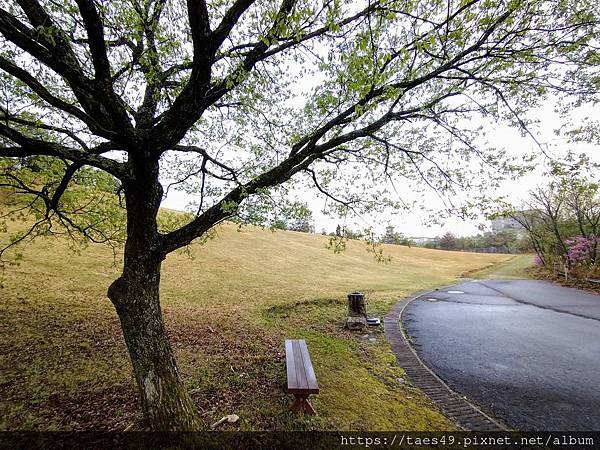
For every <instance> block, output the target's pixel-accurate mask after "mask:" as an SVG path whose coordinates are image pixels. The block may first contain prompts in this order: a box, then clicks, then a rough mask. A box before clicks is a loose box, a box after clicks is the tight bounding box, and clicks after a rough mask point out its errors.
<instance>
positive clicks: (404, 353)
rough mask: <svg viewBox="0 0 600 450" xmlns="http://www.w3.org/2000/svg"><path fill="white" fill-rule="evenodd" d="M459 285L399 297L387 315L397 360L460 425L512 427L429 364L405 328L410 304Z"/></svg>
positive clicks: (481, 428) (475, 428) (387, 331)
mask: <svg viewBox="0 0 600 450" xmlns="http://www.w3.org/2000/svg"><path fill="white" fill-rule="evenodd" d="M455 285H456V284H453V285H450V286H445V287H441V288H437V289H432V290H428V291H424V292H420V293H417V294H415V295H413V296H411V297H408V298H405V299H402V300H400V301H398V302H397V303H396V304H395V305H394V306H393V307H392V308H391V309H390V311H389V312H388V314H387V315H386V316H385V318H384V335H385V338H386V340H387V342H388V344H389V345H390V347H391V348H392V352H393V353H394V356H395V357H396V363H397V364H398V365H399V366H400V367H401V368H402V369H404V371H405V373H406V375H407V377H408V378H409V380H410V382H411V383H412V384H413V385H415V386H416V387H418V388H419V389H421V390H422V391H423V392H424V393H425V395H426V396H427V397H429V398H430V399H431V400H432V401H433V402H434V403H435V404H436V405H437V407H438V408H439V409H440V410H441V411H442V412H443V413H444V415H445V416H446V417H448V418H449V419H450V420H452V421H453V422H454V423H456V424H457V425H458V426H459V427H460V428H462V429H464V430H469V431H507V430H509V428H508V427H506V426H505V425H504V424H502V423H501V422H500V421H498V420H497V419H494V418H492V417H490V416H489V415H488V414H486V413H485V412H483V411H482V410H481V409H480V408H479V407H477V406H476V405H474V404H473V403H471V402H469V401H468V400H467V398H466V397H464V396H461V395H460V394H458V393H457V392H455V391H453V390H452V389H451V388H450V387H449V386H448V385H447V384H446V383H445V382H444V381H443V380H442V379H441V378H440V377H438V376H437V375H436V374H435V373H434V372H433V371H432V370H431V369H430V368H429V367H427V365H426V364H425V363H424V362H423V361H422V360H421V358H420V357H419V355H418V354H417V352H416V351H415V349H414V348H413V346H412V344H411V343H410V338H409V336H408V334H407V333H406V330H405V328H404V324H403V322H402V316H403V313H404V310H405V308H406V306H408V305H409V304H410V303H411V302H412V301H414V300H416V299H418V298H420V297H423V296H424V295H427V294H429V293H432V292H435V291H437V290H441V289H448V288H450V287H452V286H455Z"/></svg>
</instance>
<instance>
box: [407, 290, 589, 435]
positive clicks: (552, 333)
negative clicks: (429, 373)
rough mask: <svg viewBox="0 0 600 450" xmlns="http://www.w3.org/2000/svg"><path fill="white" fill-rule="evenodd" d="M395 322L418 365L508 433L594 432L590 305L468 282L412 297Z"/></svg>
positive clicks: (565, 296)
mask: <svg viewBox="0 0 600 450" xmlns="http://www.w3.org/2000/svg"><path fill="white" fill-rule="evenodd" d="M449 291H450V292H449ZM452 291H460V292H454V293H452ZM461 292H462V293H461ZM403 318H404V327H405V329H406V331H407V332H408V334H409V336H410V337H411V339H412V342H413V344H414V346H415V349H416V350H417V352H418V354H419V356H420V357H421V359H422V360H423V361H424V362H425V364H427V365H428V366H429V367H430V368H431V369H432V370H433V371H434V372H435V373H436V374H437V375H438V376H439V377H440V378H442V379H443V380H444V381H445V382H446V383H448V385H449V386H450V387H451V388H453V389H454V390H455V391H457V392H460V393H462V394H463V395H466V396H467V397H468V398H469V399H471V400H472V401H474V402H475V403H476V404H478V405H479V406H481V407H482V408H483V409H484V410H486V411H488V412H491V413H492V414H493V415H495V416H496V417H498V418H500V419H501V420H503V421H504V422H505V423H506V424H507V425H509V426H510V427H512V428H515V429H518V430H536V431H540V430H553V431H556V430H600V296H598V295H593V294H589V293H586V292H583V291H580V290H576V289H570V288H564V287H559V286H555V285H553V284H551V283H548V282H545V281H530V280H511V281H503V280H477V281H470V282H465V283H462V284H460V285H456V286H453V287H452V288H448V289H443V290H439V291H436V292H435V293H433V294H427V295H425V296H422V297H420V298H419V299H417V300H415V301H413V302H412V303H410V304H409V305H408V306H407V309H406V310H405V312H404V316H403Z"/></svg>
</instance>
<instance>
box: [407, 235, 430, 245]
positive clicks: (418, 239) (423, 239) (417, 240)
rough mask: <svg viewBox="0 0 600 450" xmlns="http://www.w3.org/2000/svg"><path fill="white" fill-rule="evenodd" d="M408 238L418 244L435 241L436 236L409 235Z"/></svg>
mask: <svg viewBox="0 0 600 450" xmlns="http://www.w3.org/2000/svg"><path fill="white" fill-rule="evenodd" d="M408 239H410V240H411V241H413V242H414V243H415V244H417V245H425V244H429V243H430V242H434V241H435V238H432V237H409V238H408Z"/></svg>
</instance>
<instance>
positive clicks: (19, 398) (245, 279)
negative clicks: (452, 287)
mask: <svg viewBox="0 0 600 450" xmlns="http://www.w3.org/2000/svg"><path fill="white" fill-rule="evenodd" d="M326 241H327V238H326V237H324V236H315V235H308V234H303V233H295V232H281V231H279V232H276V233H274V232H271V231H268V230H261V229H257V228H252V227H248V228H243V229H242V230H241V231H238V230H237V228H236V227H235V226H234V225H233V224H225V225H222V226H221V227H220V228H219V229H218V233H217V236H216V238H215V239H213V240H211V241H209V242H208V243H206V244H205V245H203V246H200V245H192V246H191V248H190V252H189V254H172V255H170V256H169V257H168V258H167V260H166V261H165V264H164V266H163V279H162V280H163V282H162V305H163V311H164V316H165V321H166V323H167V328H168V330H169V333H170V336H171V339H172V342H173V346H174V349H175V352H176V356H177V358H178V361H179V366H180V369H181V372H182V376H183V378H184V379H185V382H186V384H187V386H188V387H189V389H190V391H191V392H192V398H193V399H194V400H195V401H196V403H197V405H198V407H199V409H200V411H201V415H202V417H203V418H204V419H205V421H206V423H207V424H210V423H212V422H213V421H215V420H217V419H219V418H221V417H222V416H223V415H226V414H231V413H235V414H238V415H239V416H240V418H241V421H240V423H239V424H237V425H236V426H235V427H236V428H240V429H264V430H275V429H277V430H285V429H346V430H347V429H354V430H387V429H389V430H398V429H407V430H408V429H411V430H424V429H450V428H452V424H451V423H450V422H448V421H447V420H446V419H445V418H444V417H443V416H441V414H440V413H439V412H438V410H437V409H436V408H435V406H434V405H433V404H432V403H430V402H429V401H428V400H427V399H426V398H425V397H424V396H423V395H422V394H421V393H420V392H419V391H418V390H416V389H414V388H412V387H410V386H409V385H406V384H403V383H401V380H400V381H399V379H401V378H402V377H403V371H402V369H401V368H398V367H397V366H396V364H395V360H394V357H393V355H392V354H391V352H390V349H389V346H388V345H387V344H386V342H385V340H384V338H383V333H382V332H380V331H376V332H372V335H373V336H372V337H374V338H375V340H373V339H366V338H364V336H362V337H361V334H360V333H359V334H352V333H350V332H348V331H346V330H344V328H343V320H344V316H345V312H346V306H345V301H346V294H347V293H348V292H350V291H353V290H361V291H364V292H365V293H366V294H367V301H368V305H367V308H368V310H369V313H370V315H375V316H383V315H384V314H385V312H386V311H387V310H388V309H389V307H390V306H391V305H392V304H393V303H394V302H395V301H397V299H398V298H401V297H403V296H406V295H409V294H411V293H414V292H416V291H420V290H424V289H427V288H431V287H434V286H437V285H444V284H448V283H451V282H452V281H454V280H455V279H456V278H457V277H458V276H460V275H461V274H463V273H470V272H474V271H476V270H477V269H481V268H483V267H487V266H489V265H490V264H495V263H499V262H505V263H506V261H507V260H509V259H510V258H511V257H509V256H507V255H489V254H472V253H457V252H456V253H455V252H444V251H436V250H427V249H420V248H407V247H401V246H392V245H386V246H385V248H384V252H385V254H386V255H389V256H391V257H392V261H391V262H390V263H389V264H381V263H377V262H376V261H375V260H374V259H373V255H372V254H371V253H368V252H366V247H365V243H364V242H357V241H351V242H349V244H348V248H347V250H346V251H345V252H344V253H342V254H334V253H333V252H332V251H331V250H328V249H326V248H325V244H326ZM115 264H116V265H115ZM118 273H119V261H114V259H113V254H112V252H111V251H110V250H109V249H108V248H105V247H102V246H91V247H89V248H88V249H86V250H85V251H83V252H81V253H74V252H72V251H70V250H69V248H68V244H67V242H66V241H64V240H60V239H44V240H39V241H37V242H36V243H34V244H32V245H30V246H28V247H26V248H25V249H24V251H23V260H22V261H21V263H20V265H18V266H10V267H7V268H6V270H5V273H4V277H3V285H4V287H3V288H2V289H1V290H0V336H1V339H0V429H1V430H6V429H35V430H53V429H60V430H82V429H114V430H122V429H125V428H127V427H129V426H130V425H132V424H133V429H135V428H136V426H137V425H136V423H137V419H138V418H139V417H138V414H139V412H138V407H137V399H136V393H135V386H134V381H133V377H132V374H131V369H130V363H129V360H128V356H127V353H126V349H125V345H124V343H123V340H122V336H121V332H120V327H119V323H118V319H117V316H116V314H115V312H114V309H113V307H112V305H111V303H110V302H109V300H108V299H107V298H106V290H107V287H108V285H109V284H110V283H111V282H112V280H113V279H114V278H115V277H117V274H118ZM363 335H364V333H363ZM284 338H304V339H306V340H307V342H308V346H309V350H310V352H311V356H312V359H313V363H314V365H315V370H316V373H317V378H318V380H319V384H320V386H321V394H320V395H318V396H316V397H313V398H314V401H313V404H314V406H315V408H316V410H317V412H318V414H319V416H318V417H315V418H309V417H302V416H294V415H290V414H288V413H287V406H288V404H289V403H290V401H291V398H290V396H288V395H287V394H286V393H285V391H284V389H283V386H284V384H285V365H284V349H283V339H284Z"/></svg>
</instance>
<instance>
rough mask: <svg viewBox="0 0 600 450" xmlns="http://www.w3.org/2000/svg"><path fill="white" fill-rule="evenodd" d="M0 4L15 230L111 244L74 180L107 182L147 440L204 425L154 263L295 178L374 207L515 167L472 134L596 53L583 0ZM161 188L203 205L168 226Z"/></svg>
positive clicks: (552, 88)
mask: <svg viewBox="0 0 600 450" xmlns="http://www.w3.org/2000/svg"><path fill="white" fill-rule="evenodd" d="M0 5H1V8H0V33H1V36H2V38H1V47H0V48H1V49H0V73H1V74H2V75H1V76H2V98H1V105H0V157H2V158H3V160H2V164H1V166H0V168H1V169H2V171H3V173H2V185H3V186H5V187H10V188H12V189H13V190H14V191H15V192H18V193H23V194H25V195H26V196H28V198H30V199H32V200H31V202H29V200H28V203H26V204H25V205H29V206H31V207H34V208H36V210H37V211H38V213H37V216H36V217H37V218H38V220H37V221H36V225H35V229H34V230H33V231H32V230H29V231H28V232H27V233H28V234H27V233H26V234H27V236H33V235H37V234H43V233H47V232H52V231H54V230H57V229H59V228H60V227H62V229H64V230H66V231H67V232H68V233H69V234H70V235H73V236H74V235H75V234H76V233H81V234H83V235H84V236H85V237H86V238H89V239H92V240H96V241H109V242H110V241H111V240H112V239H113V238H114V237H115V236H118V233H117V234H114V233H111V232H110V231H109V227H108V225H114V226H118V223H119V222H118V221H116V220H113V221H111V220H106V219H103V218H102V216H103V214H111V213H114V208H112V207H110V208H108V207H104V206H103V205H106V204H111V205H113V204H116V202H113V203H110V202H109V200H108V199H104V197H103V196H100V197H99V196H98V194H93V191H94V190H93V189H82V188H81V183H78V182H77V180H78V178H77V177H78V176H79V178H81V177H80V173H81V171H82V170H85V171H88V173H90V170H92V172H93V169H95V170H96V171H103V172H105V173H107V174H109V175H110V178H111V179H114V180H115V181H116V183H115V190H116V191H117V194H118V195H119V197H122V204H123V205H124V208H125V211H126V228H125V245H124V256H123V272H122V274H121V276H120V277H119V278H118V279H117V280H115V281H114V283H112V285H111V286H110V287H109V289H108V297H109V299H110V300H111V301H112V303H113V304H114V306H115V309H116V312H117V314H118V316H119V319H120V321H121V325H122V330H123V335H124V338H125V342H126V344H127V347H128V349H129V353H130V356H131V361H132V365H133V369H134V373H135V379H136V381H137V384H138V386H139V392H140V397H141V400H142V408H143V412H144V414H145V417H146V419H147V421H148V424H149V426H150V427H151V428H153V429H195V428H198V427H200V426H201V423H200V419H199V415H198V413H197V411H196V408H195V406H194V404H193V402H192V401H191V399H190V397H189V395H188V394H187V392H186V391H185V389H184V387H183V384H182V383H181V380H180V375H179V373H178V370H177V366H176V363H175V359H174V357H173V352H172V349H171V345H170V343H169V340H168V338H167V335H166V333H165V327H164V324H163V319H162V316H161V308H160V301H159V285H160V271H161V264H162V261H163V260H164V259H165V257H166V255H167V254H169V253H170V252H173V251H174V250H177V249H179V248H182V247H184V246H186V245H188V244H190V243H191V242H192V241H193V240H194V239H196V238H199V237H202V236H206V233H207V232H209V230H211V228H212V227H214V226H215V225H216V224H218V223H219V222H221V221H223V220H225V219H227V218H229V217H232V216H234V215H236V214H239V215H242V213H243V211H244V208H248V205H250V206H252V207H254V208H255V209H254V211H255V210H256V207H257V205H263V206H264V205H265V204H267V203H268V202H269V201H272V200H273V199H274V195H275V194H276V193H277V190H278V188H277V186H282V185H283V186H287V185H289V182H290V180H292V178H293V179H294V180H298V179H302V177H303V179H304V180H307V181H310V182H311V183H312V184H313V185H315V186H316V189H317V190H318V192H320V193H321V194H322V195H324V196H326V197H327V198H328V199H329V200H330V201H331V202H338V204H342V205H343V206H344V207H346V208H357V207H359V206H360V205H361V204H362V205H363V206H366V207H368V208H371V207H372V206H373V205H375V204H384V205H385V204H387V205H391V206H395V205H397V199H396V200H394V201H392V199H394V197H393V196H391V195H390V196H387V195H385V190H384V189H383V188H380V187H379V186H381V185H382V184H383V182H384V181H386V182H387V186H388V187H390V186H391V189H390V192H392V193H393V191H394V181H396V180H397V179H398V177H399V176H403V177H407V178H418V179H420V180H421V181H420V183H419V185H430V186H431V187H433V188H435V189H447V188H449V189H453V188H454V187H464V186H468V185H469V184H470V183H472V182H474V181H475V180H480V179H486V180H489V178H488V172H489V173H495V174H498V173H503V172H506V171H510V170H512V169H514V165H513V164H512V163H511V162H510V161H509V160H508V159H507V158H503V153H502V151H500V150H499V151H495V150H494V149H493V148H488V147H484V146H481V142H479V141H478V140H477V135H478V134H477V124H481V123H484V122H483V121H485V120H488V119H490V120H499V119H506V120H508V121H510V122H511V123H513V124H515V125H517V126H520V127H522V128H523V130H526V131H527V130H528V128H527V125H528V123H527V121H526V120H525V116H523V112H524V111H525V110H526V109H527V108H529V107H532V106H535V105H536V104H539V101H540V99H542V98H543V97H544V96H545V95H546V94H548V93H550V92H552V93H556V92H559V93H562V94H576V95H583V96H586V95H590V94H591V93H593V92H592V90H591V86H592V85H593V83H592V82H593V81H594V78H593V76H592V75H593V73H591V72H590V71H592V70H593V68H594V67H595V64H597V60H598V53H597V50H596V48H595V47H594V45H596V43H597V42H596V40H594V35H595V33H596V31H597V29H596V26H597V17H596V16H595V12H594V11H595V9H594V8H595V6H594V1H593V0H590V1H576V0H571V1H563V0H560V1H553V0H549V1H540V0H510V1H490V0H481V1H479V0H461V1H450V0H449V1H440V0H423V1H414V0H400V1H395V0H394V1H392V0H381V1H378V0H356V1H344V0H326V1H322V0H318V1H317V0H314V1H303V2H299V1H297V0H279V1H278V2H275V1H266V0H264V1H262V0H258V1H255V0H229V1H224V0H214V1H212V2H207V1H205V0H187V2H186V1H183V0H116V1H106V0H75V1H71V0H17V1H0ZM477 117H482V118H483V119H482V121H478V120H477ZM454 163H456V164H454ZM32 164H33V165H34V166H35V168H36V170H32V169H31V167H32ZM343 166H348V167H349V168H350V169H351V170H350V171H346V172H344V171H343V170H340V169H341V168H342V167H343ZM90 168H93V169H90ZM487 169H490V170H489V171H488V172H486V170H487ZM469 174H475V175H469ZM482 174H483V175H482ZM345 176H347V177H349V178H350V182H344V177H345ZM167 183H169V187H171V186H175V187H178V188H179V189H183V190H187V191H188V192H189V193H190V194H193V198H194V199H195V207H196V208H195V211H196V214H195V215H194V216H193V217H190V218H189V220H187V221H186V223H184V224H181V225H180V226H177V227H171V228H170V229H168V230H161V229H160V228H159V226H158V222H157V215H158V212H159V207H160V204H161V201H162V199H163V196H164V195H165V192H166V191H167V190H168V189H165V188H163V185H165V184H167ZM92 184H93V183H92ZM108 184H110V183H108ZM106 185H107V183H104V188H106ZM341 186H346V187H349V189H348V190H341V191H337V190H336V189H337V188H339V187H341ZM369 186H370V187H371V188H370V189H369ZM72 189H74V190H75V191H76V192H77V194H78V196H71V197H69V196H68V195H69V194H68V192H69V190H72ZM105 190H106V189H105ZM82 195H83V196H84V197H85V196H86V195H89V196H92V197H94V196H95V197H94V198H95V199H96V200H95V201H90V202H87V203H86V202H84V201H81V198H82V197H81V196H82ZM99 198H100V199H104V200H102V201H99V200H98V199H99ZM77 199H80V200H77ZM275 200H276V199H275ZM107 202H108V203H107ZM22 208H23V204H19V206H18V208H17V209H22ZM90 208H91V210H90ZM107 224H108V225H107ZM23 237H24V236H21V238H23ZM13 242H15V243H16V242H20V238H16V239H14V240H13Z"/></svg>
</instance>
